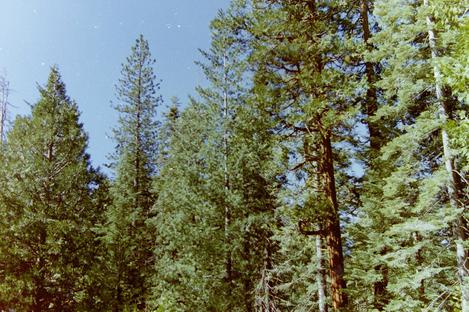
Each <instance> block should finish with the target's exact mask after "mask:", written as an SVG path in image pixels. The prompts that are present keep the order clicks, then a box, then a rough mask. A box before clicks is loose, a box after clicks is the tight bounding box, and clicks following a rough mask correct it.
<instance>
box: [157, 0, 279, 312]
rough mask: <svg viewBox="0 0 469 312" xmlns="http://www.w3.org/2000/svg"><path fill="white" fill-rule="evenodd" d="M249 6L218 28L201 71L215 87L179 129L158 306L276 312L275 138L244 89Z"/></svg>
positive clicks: (166, 190) (170, 167) (166, 192)
mask: <svg viewBox="0 0 469 312" xmlns="http://www.w3.org/2000/svg"><path fill="white" fill-rule="evenodd" d="M243 5H244V3H243V1H239V2H235V3H233V4H232V6H231V7H230V8H229V9H228V11H227V12H219V14H218V16H217V18H216V19H214V21H213V22H212V24H211V29H212V46H211V49H210V50H209V51H207V52H203V55H204V56H205V58H206V61H205V62H203V63H200V65H201V67H202V69H203V70H204V73H205V74H206V77H207V79H208V81H209V82H210V85H209V87H207V88H198V89H197V91H198V94H199V97H198V98H197V99H193V100H192V102H191V104H190V105H189V107H188V108H187V109H186V110H185V111H183V112H182V114H181V117H180V118H179V119H178V122H177V126H176V128H175V129H176V130H175V131H174V132H173V133H174V136H173V137H172V140H171V145H170V146H171V148H170V150H169V155H170V156H169V158H168V161H167V162H166V164H165V166H164V168H163V172H162V176H161V177H159V178H158V181H161V184H159V183H157V185H159V186H158V191H157V192H158V194H159V197H158V201H157V203H156V205H155V210H157V211H162V213H161V214H159V215H158V216H157V218H156V219H155V223H156V226H155V227H156V228H157V229H158V239H159V246H164V247H161V248H160V247H159V248H157V251H156V252H157V259H158V261H157V268H156V271H157V277H156V278H155V280H156V287H155V289H158V290H159V292H160V294H161V295H160V297H159V298H158V300H157V301H159V302H160V304H163V303H164V302H166V305H167V306H168V305H170V306H172V307H174V308H175V309H176V310H178V311H179V310H181V311H187V310H194V309H203V310H214V309H216V310H229V311H253V310H254V309H255V308H256V306H257V308H258V309H263V311H271V309H270V306H271V304H270V303H269V302H270V301H273V300H272V293H271V290H270V288H271V286H270V285H271V281H270V280H269V279H270V278H269V276H268V274H269V272H268V271H269V270H270V269H271V254H272V253H273V250H274V248H275V247H274V244H273V243H272V242H271V240H270V236H271V235H272V233H271V229H270V228H271V226H272V224H273V212H274V208H275V196H274V195H273V194H272V192H273V185H274V184H275V171H274V170H272V168H271V165H272V163H271V161H270V160H269V159H270V158H271V153H272V145H271V144H272V135H271V133H270V132H269V127H270V124H269V119H268V118H266V115H265V114H264V113H263V112H262V111H260V110H258V109H257V107H256V106H255V105H253V102H254V101H255V100H254V98H252V99H251V98H249V96H248V94H249V92H248V90H249V89H248V88H249V83H248V82H246V81H247V80H244V78H245V77H246V76H247V72H246V62H245V59H244V57H245V54H244V53H245V51H244V50H243V48H244V46H243V45H241V42H242V40H240V38H239V37H238V35H240V34H238V33H237V32H236V26H237V21H238V19H239V18H241V16H240V15H242V14H244V6H243ZM251 101H253V102H251ZM173 189H181V192H178V193H177V194H171V193H170V190H173ZM175 230H177V232H176V231H175ZM160 239H161V241H160ZM220 293H222V294H224V295H223V299H222V300H220V299H221V298H220Z"/></svg>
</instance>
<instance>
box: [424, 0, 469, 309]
mask: <svg viewBox="0 0 469 312" xmlns="http://www.w3.org/2000/svg"><path fill="white" fill-rule="evenodd" d="M423 4H424V6H425V7H428V6H429V2H428V0H423ZM426 22H427V27H428V39H429V43H430V49H431V56H432V59H433V60H435V59H436V58H437V57H438V53H437V49H436V43H435V42H436V40H435V33H434V31H433V25H432V21H431V18H430V16H427V17H426ZM433 75H434V78H435V92H436V98H437V102H438V106H439V112H438V118H439V119H440V121H441V124H442V127H441V139H442V148H443V154H444V161H445V167H446V171H447V173H448V180H449V182H448V184H447V191H448V195H449V199H450V205H451V208H452V209H454V210H457V209H459V208H463V207H464V205H462V203H461V194H462V191H463V190H462V188H461V183H460V181H459V176H458V174H457V170H456V168H455V167H456V166H455V162H454V154H453V152H452V151H451V147H450V143H449V136H448V133H447V132H446V129H445V125H446V123H447V121H448V119H449V112H448V107H447V105H445V97H444V95H443V90H442V85H441V72H440V69H439V68H438V65H437V64H434V65H433ZM453 235H454V239H455V242H456V260H457V266H458V278H459V282H460V284H461V307H462V311H464V312H466V311H469V263H468V261H467V259H468V256H469V252H468V250H466V249H465V248H464V245H463V242H464V241H466V240H467V239H468V233H467V221H466V219H465V218H464V215H463V213H459V215H458V216H457V218H456V220H455V222H454V224H453Z"/></svg>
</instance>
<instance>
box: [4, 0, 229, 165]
mask: <svg viewBox="0 0 469 312" xmlns="http://www.w3.org/2000/svg"><path fill="white" fill-rule="evenodd" d="M0 2H1V9H0V29H8V31H3V32H2V31H0V44H1V47H0V68H5V70H6V71H8V73H9V75H8V80H9V81H10V85H11V87H12V89H14V90H15V92H14V93H12V94H11V99H10V101H11V103H12V104H13V105H15V108H14V109H12V115H15V114H29V112H30V108H29V106H27V105H25V104H24V103H25V102H29V103H34V102H35V101H36V100H37V99H38V97H39V94H38V92H37V89H36V83H39V84H40V85H43V84H44V83H45V82H46V81H47V75H48V74H49V66H50V65H52V64H57V65H58V66H59V69H60V72H61V74H62V78H63V79H64V82H65V84H66V85H67V92H68V94H69V96H70V97H71V98H72V99H74V100H76V101H77V103H78V105H79V107H80V111H81V112H82V115H81V120H82V121H83V123H84V125H85V130H86V131H87V132H88V133H89V140H90V141H89V146H90V148H89V152H90V154H91V159H92V162H93V164H94V165H102V164H104V163H106V162H107V160H106V155H109V153H110V152H111V151H112V149H113V148H114V144H113V143H112V142H111V141H110V140H109V139H105V138H104V134H105V133H106V132H109V131H110V129H111V128H112V127H113V126H114V124H115V122H116V120H117V114H116V112H115V111H114V110H113V109H112V108H111V106H110V105H109V103H110V101H111V100H115V90H114V85H115V83H116V82H117V80H118V79H119V78H120V66H121V64H122V62H125V58H126V57H127V56H128V55H129V53H130V48H131V46H132V44H133V43H134V42H135V39H136V38H137V37H138V35H139V34H143V35H144V36H145V38H146V39H147V40H148V41H149V44H150V49H151V52H152V56H153V57H154V58H155V59H156V65H155V73H156V75H157V78H158V79H161V80H162V83H161V94H162V96H163V98H164V99H165V102H169V99H170V98H171V97H172V96H175V95H176V96H178V97H179V98H181V100H182V101H183V102H186V100H187V95H189V94H190V93H192V92H193V91H194V87H195V86H196V85H200V84H204V83H205V78H204V76H203V73H202V71H201V70H200V69H199V68H196V67H194V66H193V62H194V61H195V60H200V59H201V56H200V54H199V52H198V49H199V48H200V49H203V50H205V49H207V48H208V47H209V43H210V31H209V27H208V26H209V23H210V20H212V19H213V18H214V17H215V16H216V13H217V11H218V10H219V9H220V8H226V7H227V6H228V4H229V2H230V0H202V1H188V0H172V1H155V0H139V1H112V0H105V1H96V0H80V1H61V0H27V1H25V0H23V1H1V0H0ZM183 30H184V31H183ZM176 51H177V52H176ZM163 109H164V105H163V107H162V110H163ZM160 116H161V114H160Z"/></svg>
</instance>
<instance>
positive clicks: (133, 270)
mask: <svg viewBox="0 0 469 312" xmlns="http://www.w3.org/2000/svg"><path fill="white" fill-rule="evenodd" d="M154 63H155V60H154V59H153V58H152V57H151V54H150V49H149V46H148V42H147V41H146V40H145V39H144V38H143V36H142V35H140V37H139V38H138V39H137V40H136V42H135V45H134V46H133V47H132V52H131V55H130V56H129V57H128V58H127V62H126V63H125V64H123V65H122V71H121V75H122V77H121V79H120V80H119V84H118V85H117V86H116V90H117V100H118V103H117V105H115V108H116V110H117V111H118V112H119V120H118V127H117V128H115V129H114V139H115V141H116V143H117V146H116V152H115V155H114V160H115V161H116V163H115V164H114V168H115V170H116V178H115V181H114V182H113V184H112V186H111V189H110V192H111V198H112V205H111V206H110V208H109V210H108V212H107V218H108V223H107V226H106V227H105V231H106V236H105V238H104V239H105V241H106V243H107V244H108V246H109V259H108V261H109V262H110V263H109V267H110V275H111V278H110V280H109V285H110V286H111V287H113V292H114V293H113V303H112V305H113V309H114V311H122V310H123V309H124V308H130V309H133V307H138V308H139V309H141V308H143V307H144V306H145V301H146V298H147V297H148V295H149V284H148V282H149V278H150V276H151V272H152V270H153V263H154V260H153V250H154V239H155V238H154V235H153V231H152V229H150V228H149V226H148V224H147V221H148V219H149V218H150V217H151V211H150V210H151V207H152V206H153V203H154V194H153V193H152V190H151V188H152V186H151V184H152V177H153V176H154V175H155V172H156V167H155V165H156V158H155V157H156V152H157V141H156V138H157V130H158V124H157V121H156V109H157V107H158V106H159V105H160V103H161V97H160V96H158V95H157V94H156V92H157V90H158V88H159V83H158V82H157V81H156V77H155V75H154V73H153V65H154Z"/></svg>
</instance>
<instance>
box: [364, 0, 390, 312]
mask: <svg viewBox="0 0 469 312" xmlns="http://www.w3.org/2000/svg"><path fill="white" fill-rule="evenodd" d="M369 12H370V7H369V1H368V0H361V1H360V16H361V22H362V32H363V41H364V43H365V45H366V49H367V51H371V49H372V46H371V44H370V39H371V31H370V24H369V21H368V14H369ZM365 73H366V80H367V83H368V88H367V90H366V114H367V117H368V118H367V127H368V133H369V141H370V151H369V152H370V153H369V161H370V163H371V162H372V160H373V159H374V158H375V157H376V156H377V155H378V153H379V150H380V149H381V147H382V144H383V141H382V137H381V133H380V130H379V127H378V125H377V123H376V122H375V121H372V120H371V118H373V117H374V116H375V115H376V111H377V110H378V96H377V90H376V86H375V82H376V81H377V75H376V70H375V64H373V63H372V62H369V61H366V62H365ZM378 166H379V165H378ZM378 169H379V168H378ZM385 254H386V250H385V249H384V248H383V249H382V250H381V251H380V255H381V256H383V255H385ZM374 270H375V271H376V273H377V274H379V275H380V276H381V277H380V278H379V279H378V280H377V281H376V282H374V283H373V304H374V306H375V308H376V309H377V310H379V311H381V310H382V309H383V308H384V306H385V305H386V304H387V303H388V300H387V299H386V293H387V290H386V288H387V286H388V271H389V270H388V267H387V265H386V264H385V263H380V264H379V265H377V266H375V268H374Z"/></svg>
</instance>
